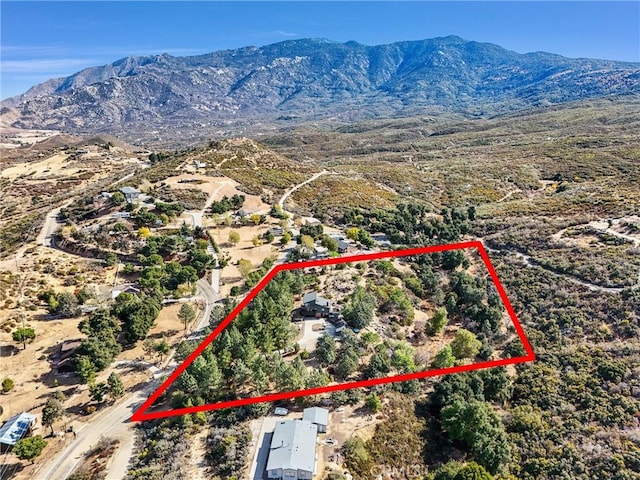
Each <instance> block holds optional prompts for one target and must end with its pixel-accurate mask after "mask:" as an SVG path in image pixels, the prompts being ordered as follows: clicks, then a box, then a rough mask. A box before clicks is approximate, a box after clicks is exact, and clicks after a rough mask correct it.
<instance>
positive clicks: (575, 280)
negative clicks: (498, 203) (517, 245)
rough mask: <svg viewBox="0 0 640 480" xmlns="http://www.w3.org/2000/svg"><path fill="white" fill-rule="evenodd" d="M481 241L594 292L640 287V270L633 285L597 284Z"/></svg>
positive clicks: (495, 250) (525, 255)
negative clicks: (613, 285)
mask: <svg viewBox="0 0 640 480" xmlns="http://www.w3.org/2000/svg"><path fill="white" fill-rule="evenodd" d="M480 241H481V242H482V244H483V245H484V248H485V250H486V251H487V252H494V253H503V254H504V253H508V254H511V255H515V256H516V257H518V258H519V259H520V260H521V261H522V262H523V263H524V264H525V265H526V266H527V267H538V268H542V269H543V270H546V271H547V272H550V273H553V274H554V275H558V276H559V277H564V278H565V279H567V280H568V281H570V282H571V283H575V284H576V285H582V286H583V287H587V288H588V289H589V290H592V291H594V292H604V293H620V292H622V291H623V290H625V289H627V288H631V289H632V290H635V289H636V288H640V272H639V273H638V281H637V283H636V284H635V285H633V286H631V287H603V286H602V285H596V284H595V283H591V282H587V281H585V280H582V279H580V278H578V277H575V276H573V275H571V274H569V273H562V272H556V271H555V270H553V269H552V268H549V267H547V266H546V265H544V264H542V263H540V262H538V261H537V260H535V259H534V258H532V257H531V256H529V255H527V254H526V253H522V252H519V251H517V250H511V249H501V250H500V249H495V248H491V247H488V246H487V245H486V244H485V242H484V240H482V239H480Z"/></svg>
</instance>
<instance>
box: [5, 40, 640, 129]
mask: <svg viewBox="0 0 640 480" xmlns="http://www.w3.org/2000/svg"><path fill="white" fill-rule="evenodd" d="M638 93H640V63H632V62H618V61H611V60H596V59H570V58H566V57H562V56H560V55H556V54H551V53H546V52H532V53H525V54H520V53H516V52H513V51H510V50H506V49H504V48H502V47H500V46H498V45H494V44H490V43H480V42H474V41H467V40H464V39H462V38H460V37H457V36H448V37H439V38H435V39H428V40H413V41H402V42H395V43H391V44H385V45H374V46H367V45H363V44H360V43H358V42H355V41H350V42H346V43H340V42H333V41H331V40H327V39H298V40H286V41H283V42H278V43H274V44H270V45H266V46H263V47H255V46H249V47H242V48H239V49H233V50H221V51H216V52H211V53H206V54H201V55H194V56H188V57H175V56H171V55H168V54H161V55H153V56H144V57H124V58H121V59H118V60H116V61H115V62H112V63H110V64H108V65H103V66H97V67H89V68H87V69H84V70H81V71H79V72H77V73H75V74H73V75H70V76H69V77H65V78H60V79H52V80H49V81H47V82H44V83H43V84H40V85H36V86H34V87H32V88H31V89H29V90H28V91H27V92H25V93H24V94H22V95H20V96H19V97H13V98H11V99H7V100H5V101H3V102H1V103H0V107H2V112H3V113H7V111H9V110H14V114H15V115H16V116H17V118H18V119H17V120H16V121H15V122H13V123H12V125H13V126H16V127H21V128H50V129H51V128H53V129H61V130H68V131H71V132H82V133H86V132H108V133H112V134H115V135H124V136H125V137H127V138H128V139H132V138H133V137H135V136H139V137H140V138H139V139H138V140H142V141H145V140H149V139H150V138H152V137H153V136H154V135H155V136H159V137H162V136H164V137H167V138H168V137H171V136H172V135H173V136H174V137H176V138H184V136H185V134H187V133H188V131H193V130H198V129H200V130H207V131H208V132H209V133H210V132H211V131H214V132H215V133H217V134H220V133H222V134H224V133H225V132H226V131H233V133H234V134H243V133H247V132H249V131H252V133H253V132H255V131H261V130H262V131H273V130H277V129H278V128H280V127H285V126H287V125H290V124H292V123H298V122H304V121H317V120H323V119H327V118H333V119H337V120H344V121H350V120H355V119H357V120H361V119H367V118H375V117H382V116H384V117H397V116H405V115H415V114H421V113H426V114H434V113H436V114H437V113H438V112H449V113H457V114H462V115H466V116H479V115H480V116H481V115H485V114H487V113H500V112H511V111H515V110H518V109H521V108H526V107H531V106H543V105H552V104H559V103H564V102H568V101H574V100H580V99H583V98H597V97H603V96H608V95H627V94H638ZM176 126H177V129H176V128H175V127H176ZM153 132H156V133H153ZM158 132H159V133H158ZM191 136H193V134H192V135H191Z"/></svg>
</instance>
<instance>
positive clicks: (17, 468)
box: [0, 461, 24, 480]
mask: <svg viewBox="0 0 640 480" xmlns="http://www.w3.org/2000/svg"><path fill="white" fill-rule="evenodd" d="M22 470H24V465H23V464H22V462H20V461H16V462H12V463H3V464H2V468H0V480H9V479H11V478H14V477H15V476H16V474H18V473H20V472H21V471H22Z"/></svg>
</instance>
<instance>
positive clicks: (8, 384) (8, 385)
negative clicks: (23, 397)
mask: <svg viewBox="0 0 640 480" xmlns="http://www.w3.org/2000/svg"><path fill="white" fill-rule="evenodd" d="M13 387H14V383H13V380H11V379H10V378H5V379H4V380H3V381H2V391H3V392H4V393H7V392H10V391H11V390H12V389H13Z"/></svg>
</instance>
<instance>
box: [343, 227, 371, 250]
mask: <svg viewBox="0 0 640 480" xmlns="http://www.w3.org/2000/svg"><path fill="white" fill-rule="evenodd" d="M346 234H347V238H348V239H349V240H353V241H354V242H358V243H360V244H361V245H363V246H364V247H366V248H371V247H373V245H374V243H375V242H374V240H373V238H371V235H370V234H369V232H368V231H366V230H365V229H364V228H358V227H352V228H349V229H347V231H346Z"/></svg>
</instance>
